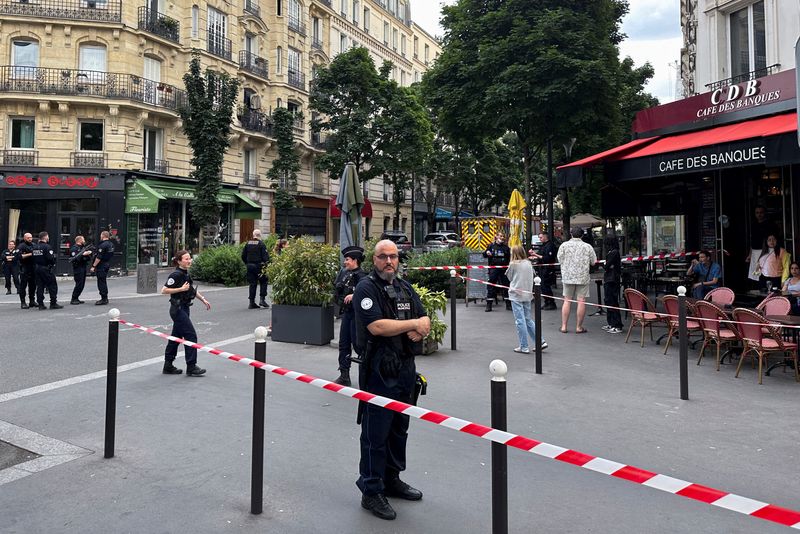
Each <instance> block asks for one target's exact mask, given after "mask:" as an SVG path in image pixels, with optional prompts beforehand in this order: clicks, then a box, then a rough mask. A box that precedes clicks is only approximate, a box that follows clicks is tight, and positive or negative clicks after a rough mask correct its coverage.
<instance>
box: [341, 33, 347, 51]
mask: <svg viewBox="0 0 800 534" xmlns="http://www.w3.org/2000/svg"><path fill="white" fill-rule="evenodd" d="M346 50H347V35H345V34H343V33H340V34H339V52H344V51H346Z"/></svg>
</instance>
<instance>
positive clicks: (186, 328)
mask: <svg viewBox="0 0 800 534" xmlns="http://www.w3.org/2000/svg"><path fill="white" fill-rule="evenodd" d="M169 316H170V317H172V336H173V337H180V338H183V339H185V340H186V341H193V342H195V343H196V342H197V332H195V330H194V325H193V324H192V320H191V319H190V318H189V305H188V304H181V305H179V306H170V307H169ZM178 345H179V343H178V342H177V341H168V342H167V348H166V349H164V360H166V361H167V362H170V363H172V362H174V361H175V358H176V357H177V356H178ZM183 352H184V355H185V356H186V366H187V367H191V366H192V365H195V364H196V363H197V349H195V348H193V347H190V346H188V345H184V346H183Z"/></svg>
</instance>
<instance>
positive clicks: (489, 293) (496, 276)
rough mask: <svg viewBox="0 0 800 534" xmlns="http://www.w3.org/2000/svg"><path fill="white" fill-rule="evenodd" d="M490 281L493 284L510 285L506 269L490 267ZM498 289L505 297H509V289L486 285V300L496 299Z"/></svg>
mask: <svg viewBox="0 0 800 534" xmlns="http://www.w3.org/2000/svg"><path fill="white" fill-rule="evenodd" d="M489 282H491V283H493V284H499V285H501V286H508V283H509V282H508V278H506V274H505V269H504V268H500V269H489ZM498 291H499V292H500V295H502V296H503V297H504V298H506V299H507V298H508V289H504V288H500V287H494V286H486V300H494V298H495V297H496V296H497V292H498Z"/></svg>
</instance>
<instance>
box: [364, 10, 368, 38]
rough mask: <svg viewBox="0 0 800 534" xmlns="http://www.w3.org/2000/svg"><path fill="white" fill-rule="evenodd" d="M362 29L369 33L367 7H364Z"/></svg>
mask: <svg viewBox="0 0 800 534" xmlns="http://www.w3.org/2000/svg"><path fill="white" fill-rule="evenodd" d="M364 31H365V32H367V33H369V9H367V8H366V7H365V8H364Z"/></svg>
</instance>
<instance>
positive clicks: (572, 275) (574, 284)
mask: <svg viewBox="0 0 800 534" xmlns="http://www.w3.org/2000/svg"><path fill="white" fill-rule="evenodd" d="M570 234H571V235H572V239H570V240H569V241H567V242H566V243H564V244H563V245H561V247H559V249H558V263H560V264H561V282H562V284H563V285H564V299H565V300H564V304H563V305H562V306H561V332H562V333H564V334H566V333H567V332H569V330H567V322H568V321H569V311H570V304H571V303H570V301H571V300H577V301H578V311H577V324H576V325H575V333H576V334H584V333H586V329H585V328H584V327H583V318H584V317H585V316H586V297H588V296H589V289H590V288H589V282H590V279H589V269H590V268H591V266H592V265H594V264H595V263H597V255H596V254H595V252H594V248H592V246H591V245H590V244H588V243H586V242H584V241H583V240H582V239H581V238H582V237H583V228H573V229H572V230H571V231H570Z"/></svg>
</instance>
